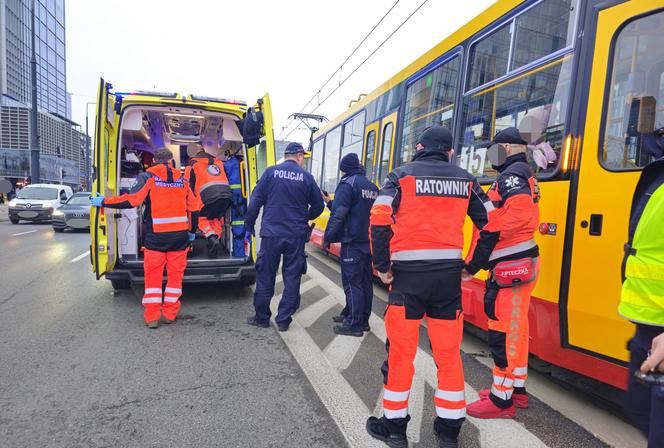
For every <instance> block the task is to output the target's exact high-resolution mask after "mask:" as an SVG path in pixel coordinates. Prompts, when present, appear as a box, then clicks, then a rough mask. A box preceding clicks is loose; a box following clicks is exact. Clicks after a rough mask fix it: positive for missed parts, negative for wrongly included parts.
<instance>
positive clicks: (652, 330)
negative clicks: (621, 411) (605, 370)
mask: <svg viewBox="0 0 664 448" xmlns="http://www.w3.org/2000/svg"><path fill="white" fill-rule="evenodd" d="M662 331H663V329H662V328H661V327H654V326H650V325H641V324H637V325H636V333H635V334H634V337H633V338H632V339H631V340H630V341H629V344H628V347H629V352H630V361H629V382H628V385H627V393H626V394H625V411H627V414H628V416H629V417H630V419H631V420H632V423H634V426H636V427H637V428H638V429H640V430H641V432H642V433H643V434H645V436H646V437H648V448H655V447H664V426H663V425H662V422H664V386H647V385H643V384H640V383H638V382H637V381H636V380H634V377H633V376H632V375H633V374H634V372H635V371H637V370H638V369H639V368H640V367H641V364H643V361H645V360H646V358H647V357H648V350H650V346H651V345H652V340H653V339H654V338H655V336H657V335H659V334H660V333H662Z"/></svg>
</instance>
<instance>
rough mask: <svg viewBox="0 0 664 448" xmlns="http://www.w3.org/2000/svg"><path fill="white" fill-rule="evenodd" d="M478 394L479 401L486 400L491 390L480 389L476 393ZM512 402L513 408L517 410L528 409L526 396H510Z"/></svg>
mask: <svg viewBox="0 0 664 448" xmlns="http://www.w3.org/2000/svg"><path fill="white" fill-rule="evenodd" d="M478 393H479V394H480V399H482V398H487V397H488V396H489V394H490V393H491V389H482V390H481V391H479V392H478ZM512 401H513V402H514V406H515V407H517V408H519V409H528V394H516V393H513V394H512Z"/></svg>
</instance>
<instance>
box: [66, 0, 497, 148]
mask: <svg viewBox="0 0 664 448" xmlns="http://www.w3.org/2000/svg"><path fill="white" fill-rule="evenodd" d="M492 3H493V1H489V0H465V1H456V0H454V1H451V0H428V1H425V0H399V1H397V0H380V1H379V0H334V1H320V0H271V1H269V0H252V1H228V0H216V1H215V0H189V1H184V2H183V1H181V0H178V1H172V0H160V1H159V0H133V1H129V0H113V1H110V0H103V1H102V0H67V2H66V25H65V27H66V39H67V42H66V45H67V89H68V90H69V91H70V92H71V94H72V118H73V119H74V121H76V122H77V123H80V124H81V125H85V110H86V103H88V102H94V101H95V100H96V92H97V87H98V84H99V78H100V77H103V78H104V79H105V80H106V81H107V82H110V83H112V84H113V86H114V89H115V90H116V91H127V90H157V91H167V92H178V93H181V94H183V95H186V94H190V93H191V94H197V95H204V96H211V97H220V98H229V99H238V100H244V101H247V102H249V103H251V104H253V103H254V102H255V100H256V99H257V98H259V97H262V96H263V95H264V94H265V93H269V95H270V101H271V103H272V110H273V117H274V123H275V125H274V133H275V136H276V137H277V138H279V137H281V138H283V137H285V136H286V135H287V134H289V133H290V131H291V130H293V129H294V128H296V127H297V125H296V124H295V123H289V119H288V117H289V116H290V115H291V114H292V113H294V112H300V111H303V112H308V113H311V112H313V113H317V114H322V115H325V116H326V117H328V118H329V119H333V118H334V117H336V116H337V115H339V114H340V113H342V112H343V111H344V110H345V109H346V108H347V107H348V103H349V102H350V101H351V100H353V99H356V98H357V97H358V95H359V94H362V93H369V92H371V91H372V90H373V89H375V88H376V87H378V86H379V85H380V84H382V83H383V82H385V81H386V80H388V79H389V78H390V77H391V76H392V75H394V74H396V73H397V72H398V71H400V70H401V69H403V68H404V67H406V66H407V65H408V64H410V63H411V62H412V61H413V60H415V59H416V58H417V57H419V56H420V55H422V54H423V53H425V52H426V51H428V50H429V49H431V48H432V47H433V46H434V45H436V44H437V43H439V42H440V41H441V40H443V39H444V38H445V37H447V36H448V35H450V34H451V33H453V32H454V31H455V30H457V29H458V28H459V27H461V26H462V25H463V24H464V23H466V22H468V21H470V20H471V19H472V18H473V17H474V16H476V15H477V14H479V13H480V12H482V11H483V10H484V9H486V8H487V7H488V6H489V5H491V4H492ZM418 8H419V9H418ZM390 9H391V11H390V12H389V14H387V16H386V17H385V19H384V20H383V21H382V23H381V24H380V25H379V26H378V27H377V28H376V29H375V30H374V31H373V32H372V33H371V34H370V35H369V37H368V38H367V39H366V41H365V42H364V43H363V44H362V46H360V48H359V49H358V50H357V52H356V53H355V54H354V55H353V56H352V57H351V58H350V59H349V60H348V61H347V62H346V63H345V64H343V65H342V63H343V62H344V61H345V60H346V59H347V57H348V56H349V55H350V54H351V52H352V51H353V49H354V48H355V47H356V46H357V45H358V44H359V43H360V42H361V41H362V40H363V39H364V38H365V37H366V36H367V34H369V32H370V31H371V30H372V28H373V27H374V26H375V25H376V24H377V23H378V22H379V20H380V19H381V18H382V17H383V16H384V15H385V14H386V13H387V12H388V10H390ZM416 10H417V12H415V13H414V15H413V16H412V17H411V18H410V19H409V20H407V21H406V22H405V24H404V25H403V26H401V28H399V29H398V30H397V31H396V32H395V33H394V35H393V36H392V37H391V38H390V39H389V40H388V41H387V42H386V43H385V44H383V45H382V46H381V47H380V48H379V49H378V51H376V53H375V54H374V55H373V56H372V57H371V58H369V60H368V61H367V62H366V63H364V64H363V65H362V66H361V67H360V68H359V69H358V70H357V71H356V72H355V73H354V74H353V75H352V76H350V77H348V75H349V74H350V73H351V72H352V71H353V70H355V68H357V67H358V66H359V65H360V64H361V63H362V61H364V60H365V59H366V58H367V57H368V56H369V55H370V54H371V53H372V52H374V51H375V50H376V49H377V47H379V45H380V44H381V43H382V42H383V41H384V40H385V39H386V38H387V37H388V36H389V35H390V34H391V33H392V32H394V31H395V30H396V29H397V27H398V26H399V25H400V24H401V23H402V22H404V21H405V20H406V18H407V17H408V16H410V15H411V14H412V13H413V12H414V11H416ZM339 69H341V70H340V71H338V70H339ZM335 72H336V73H335ZM332 74H334V77H333V80H332V81H330V83H328V84H327V85H326V86H323V84H324V82H325V81H326V80H328V78H330V76H331V75H332ZM340 81H343V85H342V86H341V88H339V89H338V90H337V91H336V92H335V93H334V95H332V96H331V97H330V98H329V99H328V100H327V101H326V102H324V103H323V104H322V105H320V106H317V104H316V102H312V103H310V104H309V105H308V106H307V107H305V108H304V109H303V107H304V106H305V105H306V103H307V101H308V100H309V99H310V98H311V97H312V96H314V95H316V93H317V92H318V91H319V90H321V88H322V90H321V93H320V98H321V99H322V98H325V97H326V96H328V94H329V93H330V92H331V91H332V90H333V89H334V88H335V87H337V86H338V84H339V82H340ZM314 108H316V110H315V111H314ZM89 114H90V117H91V119H90V128H91V129H90V133H91V135H92V133H93V130H92V126H93V123H94V119H93V118H92V117H94V106H92V105H90V106H89ZM289 124H290V127H287V128H286V129H284V128H285V127H286V126H288V125H289ZM288 139H289V140H293V141H300V142H306V141H308V140H309V132H308V131H307V130H305V129H303V128H301V129H299V130H295V132H293V133H290V136H289V138H288Z"/></svg>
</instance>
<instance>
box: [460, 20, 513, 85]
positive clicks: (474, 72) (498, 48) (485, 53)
mask: <svg viewBox="0 0 664 448" xmlns="http://www.w3.org/2000/svg"><path fill="white" fill-rule="evenodd" d="M511 25H512V22H510V23H507V24H505V25H503V26H502V27H501V28H499V29H498V31H495V32H494V33H493V34H491V35H490V36H488V37H485V38H484V39H482V40H481V41H479V42H478V43H476V44H475V45H473V47H472V48H471V50H470V80H469V85H468V88H469V89H474V88H475V87H478V86H481V85H483V84H485V83H487V82H489V81H493V80H494V79H496V78H500V77H501V76H503V75H504V74H505V73H507V59H508V57H509V54H510V44H511V41H512V31H511Z"/></svg>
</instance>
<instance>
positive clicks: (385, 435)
mask: <svg viewBox="0 0 664 448" xmlns="http://www.w3.org/2000/svg"><path fill="white" fill-rule="evenodd" d="M409 421H410V415H407V416H406V417H404V418H385V417H384V416H383V417H381V418H376V417H369V419H368V420H367V431H368V432H369V434H370V435H371V437H373V438H374V439H378V440H380V441H382V442H385V443H386V444H387V446H390V447H392V448H408V438H407V437H406V428H407V427H408V422H409Z"/></svg>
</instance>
